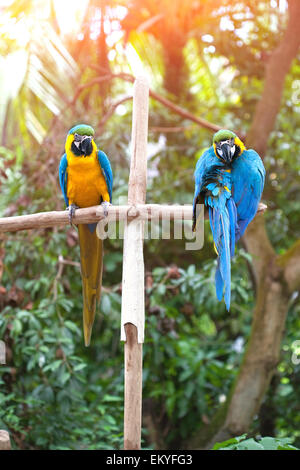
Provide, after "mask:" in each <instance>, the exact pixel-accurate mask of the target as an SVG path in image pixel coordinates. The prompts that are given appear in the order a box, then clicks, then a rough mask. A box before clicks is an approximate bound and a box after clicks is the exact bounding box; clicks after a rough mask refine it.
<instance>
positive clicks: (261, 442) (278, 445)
mask: <svg viewBox="0 0 300 470" xmlns="http://www.w3.org/2000/svg"><path fill="white" fill-rule="evenodd" d="M291 442H292V439H289V438H285V439H276V438H274V437H262V438H260V439H253V438H250V439H247V436H246V434H243V435H242V436H238V437H233V438H232V439H228V440H227V441H224V442H218V443H217V444H215V445H214V446H213V450H300V449H297V447H294V446H292V445H291Z"/></svg>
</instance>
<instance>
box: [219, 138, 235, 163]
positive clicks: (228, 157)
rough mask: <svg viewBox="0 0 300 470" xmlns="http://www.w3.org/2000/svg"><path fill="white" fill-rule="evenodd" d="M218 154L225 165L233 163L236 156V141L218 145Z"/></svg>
mask: <svg viewBox="0 0 300 470" xmlns="http://www.w3.org/2000/svg"><path fill="white" fill-rule="evenodd" d="M217 153H218V155H219V157H220V158H222V160H224V162H225V163H231V162H232V159H233V157H234V154H235V143H234V140H229V141H228V140H226V141H223V142H219V143H218V144H217Z"/></svg>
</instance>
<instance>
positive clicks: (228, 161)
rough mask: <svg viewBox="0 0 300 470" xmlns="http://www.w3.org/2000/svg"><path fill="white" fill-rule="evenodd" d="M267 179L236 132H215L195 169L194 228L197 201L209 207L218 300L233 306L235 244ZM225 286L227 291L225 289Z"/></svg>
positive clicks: (253, 212) (256, 158) (259, 159)
mask: <svg viewBox="0 0 300 470" xmlns="http://www.w3.org/2000/svg"><path fill="white" fill-rule="evenodd" d="M264 182H265V168H264V165H263V163H262V160H261V158H260V156H259V155H258V153H256V152H255V150H252V149H251V150H247V149H246V148H245V145H244V144H243V142H242V141H241V140H240V139H239V138H238V137H237V136H236V134H235V133H234V132H231V131H229V130H226V129H223V130H220V131H218V132H216V133H215V135H214V137H213V145H212V146H211V147H210V148H209V149H208V150H206V151H205V152H204V153H203V154H202V156H201V157H200V158H199V160H198V162H197V165H196V170H195V194H194V202H193V230H196V225H197V204H201V203H204V204H205V206H206V207H208V211H209V221H210V227H211V231H212V235H213V239H214V245H215V250H216V253H217V255H218V264H217V270H216V275H215V284H216V294H217V298H218V300H222V297H223V292H224V300H225V304H226V307H227V310H229V308H230V282H231V258H232V257H233V255H234V248H235V243H236V242H237V241H238V239H239V238H240V237H241V236H242V235H243V234H244V232H245V230H246V228H247V226H248V224H249V223H250V222H251V220H252V219H253V217H254V216H255V214H256V211H257V208H258V204H259V201H260V198H261V194H262V191H263V187H264ZM224 289H225V291H224Z"/></svg>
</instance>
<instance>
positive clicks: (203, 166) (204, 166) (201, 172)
mask: <svg viewBox="0 0 300 470" xmlns="http://www.w3.org/2000/svg"><path fill="white" fill-rule="evenodd" d="M217 166H218V167H220V166H222V163H221V162H220V160H219V159H218V157H217V156H216V155H215V152H214V149H213V147H210V148H209V149H207V150H205V152H204V153H203V154H202V155H201V157H200V158H199V160H198V162H197V165H196V169H195V173H194V177H195V193H194V200H193V230H194V229H195V227H196V221H197V214H196V209H197V204H198V203H203V202H204V200H203V198H201V195H200V193H201V191H202V190H203V187H204V185H205V183H207V182H208V180H209V178H210V173H211V172H212V171H213V170H214V169H215V168H216V167H217Z"/></svg>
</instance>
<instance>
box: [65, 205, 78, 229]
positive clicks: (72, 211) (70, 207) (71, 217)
mask: <svg viewBox="0 0 300 470" xmlns="http://www.w3.org/2000/svg"><path fill="white" fill-rule="evenodd" d="M76 209H79V206H76V204H70V205H69V207H67V211H69V222H70V225H72V226H73V221H72V219H73V217H74V215H75V210H76Z"/></svg>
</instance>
